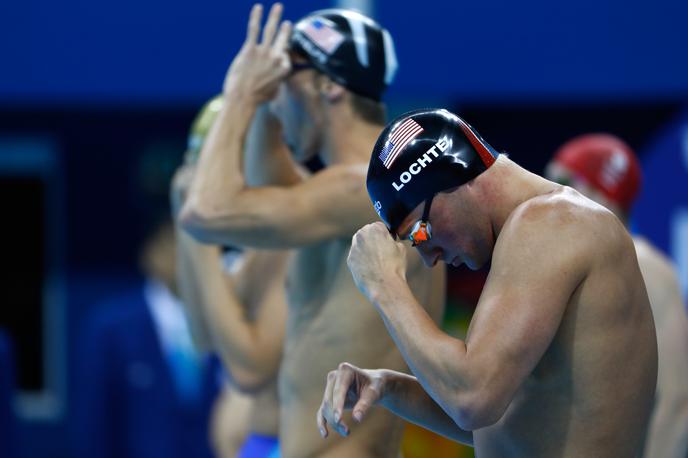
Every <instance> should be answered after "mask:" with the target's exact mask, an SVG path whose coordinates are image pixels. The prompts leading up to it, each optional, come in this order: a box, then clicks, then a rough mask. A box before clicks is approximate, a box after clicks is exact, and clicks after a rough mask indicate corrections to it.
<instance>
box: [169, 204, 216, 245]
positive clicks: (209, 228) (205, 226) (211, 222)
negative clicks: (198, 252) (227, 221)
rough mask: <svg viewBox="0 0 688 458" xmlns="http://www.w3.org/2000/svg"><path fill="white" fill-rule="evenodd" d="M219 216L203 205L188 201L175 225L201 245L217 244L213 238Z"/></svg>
mask: <svg viewBox="0 0 688 458" xmlns="http://www.w3.org/2000/svg"><path fill="white" fill-rule="evenodd" d="M218 219H219V215H218V214H217V212H214V211H213V210H211V209H210V208H208V207H207V206H205V205H201V204H199V203H198V202H197V201H195V200H192V199H189V200H187V201H186V202H185V203H184V206H183V207H182V209H181V211H180V212H179V215H178V217H177V223H178V224H179V226H180V227H181V228H182V229H184V231H186V232H187V233H189V234H190V235H191V236H192V237H193V238H195V239H196V240H198V241H199V242H201V243H219V241H218V240H217V238H216V237H215V232H216V230H215V227H216V226H217V221H218Z"/></svg>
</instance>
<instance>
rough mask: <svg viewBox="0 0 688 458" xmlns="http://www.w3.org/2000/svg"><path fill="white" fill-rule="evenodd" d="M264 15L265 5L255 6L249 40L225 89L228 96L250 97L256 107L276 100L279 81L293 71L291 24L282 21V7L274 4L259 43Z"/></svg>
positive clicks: (227, 80) (250, 20) (250, 24)
mask: <svg viewBox="0 0 688 458" xmlns="http://www.w3.org/2000/svg"><path fill="white" fill-rule="evenodd" d="M262 15H263V6H262V5H260V4H256V5H254V6H253V8H252V9H251V14H250V16H249V21H248V31H247V33H246V41H244V44H243V46H242V47H241V50H240V51H239V54H237V56H236V57H235V58H234V61H233V62H232V65H231V66H230V67H229V70H228V71H227V76H226V77H225V82H224V89H223V91H224V94H225V96H228V95H229V96H231V97H236V96H248V97H249V98H250V99H251V101H252V102H254V103H256V104H259V103H263V102H265V101H267V100H270V99H273V98H274V97H275V95H276V94H277V89H278V86H279V83H280V81H282V79H283V78H284V77H285V76H287V75H288V74H289V72H290V71H291V63H290V61H289V55H288V54H287V45H288V42H289V36H290V34H291V23H290V22H289V21H281V22H280V18H281V16H282V4H281V3H275V4H274V5H273V6H272V8H271V9H270V13H269V15H268V20H267V22H266V23H265V27H264V28H263V34H262V37H261V38H260V42H259V38H258V36H259V34H260V23H261V18H262ZM278 26H279V27H278Z"/></svg>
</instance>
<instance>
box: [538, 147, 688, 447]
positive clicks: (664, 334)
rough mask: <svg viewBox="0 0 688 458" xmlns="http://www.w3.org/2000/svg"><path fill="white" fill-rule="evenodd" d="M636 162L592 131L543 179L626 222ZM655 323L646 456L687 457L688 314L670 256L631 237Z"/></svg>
mask: <svg viewBox="0 0 688 458" xmlns="http://www.w3.org/2000/svg"><path fill="white" fill-rule="evenodd" d="M641 175H642V170H641V168H640V163H639V161H638V158H637V157H636V155H635V153H634V152H633V150H632V149H631V148H630V147H629V146H628V145H627V144H626V143H625V142H624V141H622V140H621V139H620V138H618V137H615V136H613V135H611V134H605V133H596V134H586V135H581V136H579V137H576V138H574V139H572V140H570V141H568V142H567V143H565V144H564V145H563V146H562V147H561V148H559V150H558V151H557V152H556V154H555V155H554V158H553V159H552V161H551V162H550V163H549V164H548V165H547V167H546V169H545V176H546V177H547V179H549V180H552V181H555V182H557V183H561V184H566V185H568V186H571V187H573V188H574V189H576V190H577V191H579V192H580V193H581V194H583V195H585V196H586V197H588V198H590V199H592V200H594V201H595V202H598V203H600V204H602V205H604V206H605V207H607V208H608V209H609V210H611V211H612V212H614V214H615V215H616V216H617V218H619V220H621V221H622V222H623V223H624V224H625V225H628V215H629V212H630V210H631V207H632V205H633V202H634V201H635V199H636V197H637V196H638V193H639V191H640V186H641V181H642V176H641ZM633 243H634V244H635V251H636V254H637V255H638V263H639V264H640V271H641V272H642V274H643V279H644V280H645V287H646V288H647V294H648V296H649V298H650V305H651V306H652V315H653V317H654V320H655V327H656V328H657V353H658V358H659V359H658V362H659V365H658V372H657V392H656V393H655V406H654V409H653V411H652V417H651V421H650V427H649V430H648V434H647V437H646V439H645V456H646V457H648V458H649V457H659V456H661V457H672V458H674V457H675V458H685V457H686V456H688V383H686V380H688V358H686V354H688V317H686V313H685V309H684V304H683V299H682V297H681V290H680V287H679V282H678V276H677V274H676V271H675V268H674V266H673V265H672V263H671V261H670V260H669V259H668V258H667V257H666V256H665V255H663V254H662V253H661V252H660V251H659V250H658V249H657V248H656V247H654V246H653V245H652V244H651V243H650V242H649V241H648V240H647V239H645V238H643V237H640V236H638V235H634V236H633Z"/></svg>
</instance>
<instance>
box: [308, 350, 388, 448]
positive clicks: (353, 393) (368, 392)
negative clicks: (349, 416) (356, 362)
mask: <svg viewBox="0 0 688 458" xmlns="http://www.w3.org/2000/svg"><path fill="white" fill-rule="evenodd" d="M389 372H390V371H388V370H385V369H377V370H370V369H359V368H358V367H356V366H353V365H351V364H349V363H341V364H340V365H339V367H338V368H337V370H336V371H331V372H330V373H329V374H327V386H326V387H325V395H324V396H323V400H322V404H320V408H319V409H318V412H317V414H316V421H317V423H318V429H319V430H320V435H321V436H322V437H327V436H328V434H329V429H328V425H329V426H330V427H332V428H333V429H334V430H335V431H337V432H338V433H339V434H341V435H342V436H348V435H349V432H350V430H349V426H348V425H347V424H346V423H345V422H344V421H343V418H342V417H343V414H344V410H345V409H353V418H354V420H356V421H357V422H360V421H361V420H363V417H364V416H365V415H366V414H367V413H368V411H369V410H370V408H371V407H372V406H373V405H375V404H377V403H379V402H381V401H382V398H383V396H384V393H385V386H386V384H387V383H388V379H389V378H388V377H387V374H388V373H389Z"/></svg>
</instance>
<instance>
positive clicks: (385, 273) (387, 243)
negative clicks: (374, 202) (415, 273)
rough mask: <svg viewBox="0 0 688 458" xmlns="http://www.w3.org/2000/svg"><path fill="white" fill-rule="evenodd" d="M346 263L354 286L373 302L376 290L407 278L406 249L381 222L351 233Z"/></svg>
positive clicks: (378, 291) (381, 289)
mask: <svg viewBox="0 0 688 458" xmlns="http://www.w3.org/2000/svg"><path fill="white" fill-rule="evenodd" d="M347 264H348V266H349V270H351V274H352V275H353V277H354V282H355V283H356V286H357V287H358V289H359V290H361V292H362V293H363V294H365V295H366V297H367V298H368V300H369V301H371V302H372V303H373V304H375V303H376V298H377V297H378V295H379V294H382V293H384V292H385V291H388V290H389V288H393V287H394V286H395V285H398V282H399V281H403V282H405V281H406V249H405V248H404V245H402V244H401V243H399V242H396V241H395V240H394V239H393V238H392V236H391V235H389V232H388V231H387V228H386V227H385V225H384V224H383V223H380V222H377V223H372V224H368V225H366V226H363V227H362V228H361V229H359V230H358V232H356V234H354V237H353V239H352V241H351V250H350V251H349V257H348V258H347Z"/></svg>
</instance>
